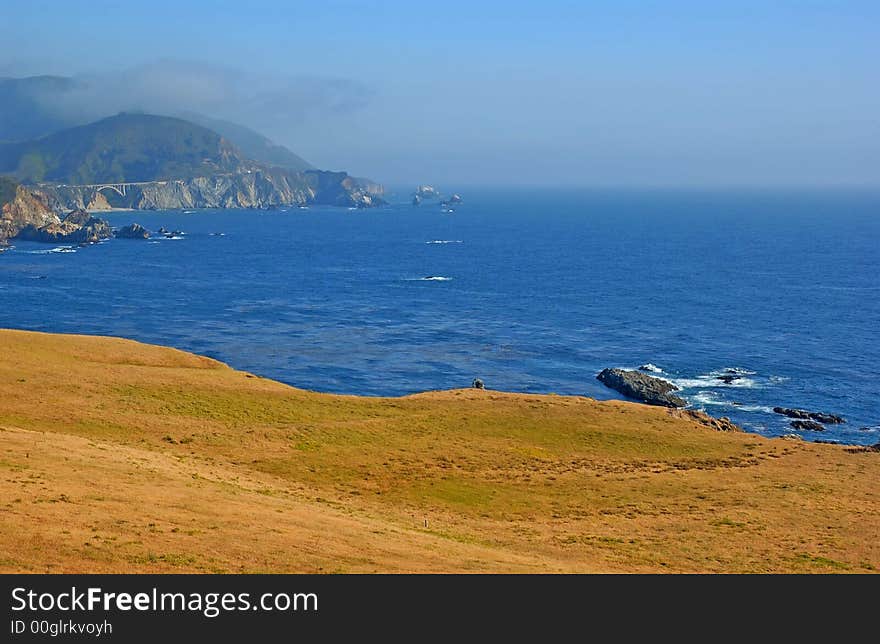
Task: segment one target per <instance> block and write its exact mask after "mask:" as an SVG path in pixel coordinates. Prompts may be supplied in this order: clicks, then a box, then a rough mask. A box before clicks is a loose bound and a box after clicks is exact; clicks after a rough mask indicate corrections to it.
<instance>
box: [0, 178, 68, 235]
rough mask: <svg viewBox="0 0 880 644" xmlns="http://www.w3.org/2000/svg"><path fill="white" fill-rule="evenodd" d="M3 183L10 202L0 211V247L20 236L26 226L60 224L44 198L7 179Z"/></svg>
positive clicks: (37, 226) (4, 204) (3, 205)
mask: <svg viewBox="0 0 880 644" xmlns="http://www.w3.org/2000/svg"><path fill="white" fill-rule="evenodd" d="M3 181H4V187H5V188H6V190H7V191H8V201H6V203H3V204H2V209H0V246H3V245H5V244H6V243H7V240H9V239H12V238H13V237H15V236H16V235H18V233H19V232H20V231H21V229H22V228H25V227H26V226H34V227H36V228H41V227H43V226H47V225H49V224H54V223H59V222H60V219H59V218H58V215H57V214H55V212H54V211H53V210H52V208H51V207H50V205H49V203H48V201H47V200H46V199H45V198H44V197H42V196H41V195H38V194H34V193H33V192H32V191H30V190H28V189H27V188H25V187H24V186H19V185H17V184H15V183H14V182H11V181H9V180H7V179H3Z"/></svg>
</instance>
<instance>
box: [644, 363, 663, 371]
mask: <svg viewBox="0 0 880 644" xmlns="http://www.w3.org/2000/svg"><path fill="white" fill-rule="evenodd" d="M639 371H650V372H651V373H663V369H661V368H660V367H658V366H657V365H655V364H652V363H650V362H648V363H646V364H643V365H641V366H640V367H639Z"/></svg>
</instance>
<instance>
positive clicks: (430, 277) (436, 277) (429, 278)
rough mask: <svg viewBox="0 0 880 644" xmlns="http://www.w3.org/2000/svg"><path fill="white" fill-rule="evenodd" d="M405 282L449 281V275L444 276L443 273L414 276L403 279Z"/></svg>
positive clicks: (450, 279)
mask: <svg viewBox="0 0 880 644" xmlns="http://www.w3.org/2000/svg"><path fill="white" fill-rule="evenodd" d="M405 281H407V282H451V281H452V278H451V277H445V276H443V275H428V276H427V277H414V278H410V279H407V280H405Z"/></svg>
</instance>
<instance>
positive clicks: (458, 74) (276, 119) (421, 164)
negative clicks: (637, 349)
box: [0, 0, 880, 190]
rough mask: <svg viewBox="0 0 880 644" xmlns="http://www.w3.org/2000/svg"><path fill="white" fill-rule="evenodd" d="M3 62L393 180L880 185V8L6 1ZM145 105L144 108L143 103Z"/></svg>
mask: <svg viewBox="0 0 880 644" xmlns="http://www.w3.org/2000/svg"><path fill="white" fill-rule="evenodd" d="M2 12H3V15H4V24H3V25H2V26H0V76H26V75H31V74H47V73H49V74H61V75H76V76H82V77H86V78H91V79H92V80H93V81H97V83H98V85H99V86H100V87H101V88H102V92H101V93H100V94H98V95H96V96H89V97H86V98H87V100H88V101H89V102H90V103H96V104H102V105H105V106H107V107H114V108H115V107H116V106H117V105H118V106H120V107H121V108H126V107H132V108H135V107H137V106H136V105H134V103H137V102H139V103H141V104H143V105H144V106H146V107H148V108H150V109H153V110H155V111H160V110H165V111H169V110H172V109H178V108H179V109H193V110H196V111H201V112H205V113H208V114H210V115H211V116H216V117H221V118H227V119H230V120H235V121H238V122H241V123H244V124H245V125H248V126H251V127H253V128H255V129H257V130H259V131H260V132H262V133H264V134H266V135H267V136H269V137H270V138H272V139H274V140H276V141H278V142H280V143H283V144H285V145H287V146H288V147H290V148H291V149H292V150H293V151H294V152H296V153H297V154H299V155H301V156H302V157H304V158H306V159H308V160H310V161H311V162H312V163H314V164H315V165H317V166H318V167H322V168H327V169H334V170H347V171H349V172H351V173H352V174H355V175H358V176H368V177H371V178H373V179H376V180H378V181H382V182H384V183H386V184H390V185H409V184H416V183H436V184H438V185H441V186H442V187H445V188H448V189H449V190H454V189H457V188H458V187H459V186H468V185H478V184H482V185H494V186H508V185H511V186H512V185H523V186H533V185H534V186H537V185H544V186H585V187H591V186H615V187H617V186H625V187H656V186H661V187H677V186H686V187H692V186H696V187H702V186H705V187H717V186H721V187H739V186H757V187H773V186H785V187H802V186H805V187H810V186H880V63H878V61H880V2H876V0H871V1H867V2H856V1H847V0H839V1H809V0H803V1H798V2H795V1H792V0H773V1H767V0H761V1H752V0H741V1H732V0H731V1H725V0H718V1H713V2H706V1H705V0H703V1H699V2H697V1H683V0H678V1H677V0H667V1H663V2H660V1H658V2H651V1H649V0H644V1H642V2H634V1H630V0H614V1H607V2H589V1H584V0H582V1H581V2H562V1H560V0H542V1H541V2H518V1H517V0H507V1H506V2H480V1H479V0H471V1H470V2H459V1H458V0H446V1H444V2H442V3H441V2H431V3H428V2H416V1H412V0H411V1H409V2H397V1H388V2H342V1H337V0H321V1H320V2H316V1H314V0H311V1H309V2H296V1H286V2H285V1H269V0H248V2H204V1H192V0H190V1H186V2H184V1H181V0H176V1H174V2H169V1H166V0H150V1H149V2H146V1H140V2H138V1H132V2H124V3H123V2H118V1H114V2H106V1H105V0H88V1H80V0H60V1H58V0H56V1H50V2H41V1H38V0H30V1H28V0H11V1H10V0H3V4H2ZM129 104H130V105H129Z"/></svg>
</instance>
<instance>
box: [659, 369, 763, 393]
mask: <svg viewBox="0 0 880 644" xmlns="http://www.w3.org/2000/svg"><path fill="white" fill-rule="evenodd" d="M751 373H754V372H751ZM725 375H736V374H731V373H728V372H725V371H713V372H712V373H708V374H705V375H702V376H697V377H696V378H664V380H668V381H669V382H671V383H672V384H673V385H675V386H676V387H678V388H679V389H699V388H714V387H718V388H731V389H754V388H756V387H760V386H761V385H759V384H758V383H757V382H755V380H753V379H752V378H743V377H742V376H740V377H739V378H737V379H735V380H731V381H730V382H724V381H723V380H719V376H725Z"/></svg>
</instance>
